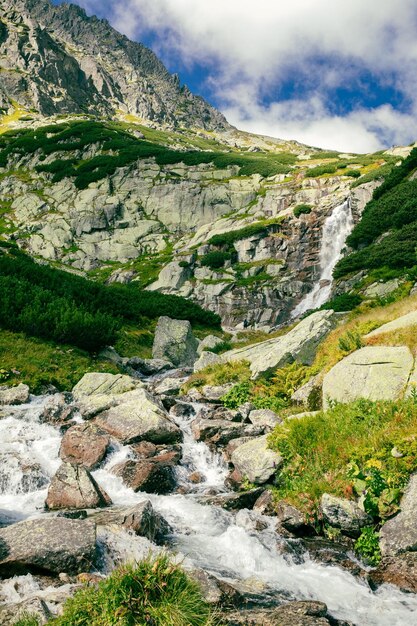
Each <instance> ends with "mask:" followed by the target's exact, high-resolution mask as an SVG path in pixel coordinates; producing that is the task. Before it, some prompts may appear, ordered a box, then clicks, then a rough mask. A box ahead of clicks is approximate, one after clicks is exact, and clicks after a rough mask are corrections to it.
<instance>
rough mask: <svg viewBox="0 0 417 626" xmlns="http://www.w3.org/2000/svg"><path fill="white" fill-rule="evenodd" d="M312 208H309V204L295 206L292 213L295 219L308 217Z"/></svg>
mask: <svg viewBox="0 0 417 626" xmlns="http://www.w3.org/2000/svg"><path fill="white" fill-rule="evenodd" d="M312 208H313V207H312V206H311V204H297V206H296V207H295V209H294V211H293V213H294V215H295V217H300V215H308V214H309V213H311V209H312Z"/></svg>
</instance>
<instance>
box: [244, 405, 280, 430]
mask: <svg viewBox="0 0 417 626" xmlns="http://www.w3.org/2000/svg"><path fill="white" fill-rule="evenodd" d="M249 421H250V422H252V424H255V426H267V427H269V428H274V426H276V425H277V424H281V423H282V419H281V418H280V416H279V415H277V414H276V413H275V412H274V411H270V410H269V409H256V410H255V411H251V412H250V413H249Z"/></svg>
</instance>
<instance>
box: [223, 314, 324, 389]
mask: <svg viewBox="0 0 417 626" xmlns="http://www.w3.org/2000/svg"><path fill="white" fill-rule="evenodd" d="M332 318H333V311H317V312H316V313H312V314H311V315H309V316H308V317H306V318H305V319H303V320H302V321H301V322H299V323H298V324H297V326H296V327H295V328H293V329H292V330H290V331H289V332H288V333H287V334H286V335H283V336H281V337H277V338H274V339H268V340H267V341H262V342H260V343H257V344H255V345H252V346H247V347H245V348H238V349H236V350H230V351H229V352H225V353H224V354H223V355H222V359H223V360H224V361H241V360H247V361H249V363H250V369H251V372H252V377H253V378H256V377H257V376H259V375H260V374H263V373H266V372H269V371H272V370H274V369H275V368H277V367H283V366H284V365H287V364H288V363H292V362H293V361H299V362H300V363H303V364H305V365H311V363H312V362H313V360H314V356H315V353H316V350H317V347H318V345H319V344H320V342H321V341H322V340H323V339H324V337H325V336H326V335H327V334H328V333H329V332H330V331H331V329H332V328H333V319H332Z"/></svg>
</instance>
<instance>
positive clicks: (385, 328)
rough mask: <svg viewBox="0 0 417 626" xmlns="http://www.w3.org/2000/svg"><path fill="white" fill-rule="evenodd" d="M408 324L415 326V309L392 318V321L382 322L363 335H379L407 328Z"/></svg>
mask: <svg viewBox="0 0 417 626" xmlns="http://www.w3.org/2000/svg"><path fill="white" fill-rule="evenodd" d="M410 326H417V311H411V313H407V315H402V316H401V317H397V319H395V320H392V322H388V323H387V324H383V325H382V326H380V327H379V328H376V329H375V330H373V331H372V332H370V333H368V334H367V335H365V339H370V338H372V337H378V336H379V335H383V334H384V333H391V332H393V331H395V330H402V329H404V328H409V327H410Z"/></svg>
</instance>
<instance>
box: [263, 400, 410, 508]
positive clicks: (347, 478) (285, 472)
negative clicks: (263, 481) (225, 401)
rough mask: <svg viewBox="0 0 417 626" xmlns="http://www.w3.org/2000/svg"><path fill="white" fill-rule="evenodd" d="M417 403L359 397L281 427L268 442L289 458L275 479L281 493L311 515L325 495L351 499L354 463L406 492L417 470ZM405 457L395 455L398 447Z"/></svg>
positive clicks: (280, 494) (286, 458)
mask: <svg viewBox="0 0 417 626" xmlns="http://www.w3.org/2000/svg"><path fill="white" fill-rule="evenodd" d="M416 424H417V403H416V400H415V399H414V398H411V399H409V400H403V401H397V402H388V401H385V402H370V401H368V400H358V401H356V402H353V403H351V404H337V405H336V406H334V407H333V408H331V409H330V410H328V411H327V412H320V413H318V414H317V415H312V416H305V417H303V418H302V419H300V420H297V419H294V420H289V421H287V422H284V423H283V424H281V425H279V426H277V427H276V428H275V429H274V431H273V432H272V433H271V435H270V436H269V445H270V447H271V448H272V449H273V450H278V451H279V452H280V453H281V455H282V456H283V458H284V466H283V468H282V470H280V471H279V472H278V474H277V477H276V495H277V497H278V498H280V499H283V498H284V499H286V500H288V501H289V502H292V503H293V504H295V505H296V506H299V507H300V508H301V509H302V510H304V511H306V512H307V513H308V512H309V513H314V511H316V510H317V505H318V502H319V500H320V498H321V496H322V494H323V493H331V494H334V495H336V496H342V497H348V498H349V497H352V496H353V494H354V491H355V485H357V483H356V482H355V480H354V478H353V477H352V472H351V471H349V470H351V467H352V464H354V466H355V467H360V468H361V467H362V468H368V473H369V472H370V471H371V470H372V472H373V473H374V474H375V473H376V472H378V473H379V475H380V476H382V477H383V480H384V485H386V487H387V488H389V489H390V490H401V489H402V488H403V487H404V486H405V485H406V484H407V481H408V479H409V476H410V475H411V474H412V473H413V472H414V471H416V469H417V455H416V452H417V437H416ZM394 446H395V447H397V448H398V449H399V450H401V452H402V454H403V456H402V457H401V458H394V457H393V456H392V454H391V450H392V449H393V447H394Z"/></svg>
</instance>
